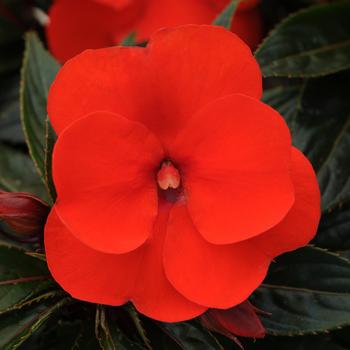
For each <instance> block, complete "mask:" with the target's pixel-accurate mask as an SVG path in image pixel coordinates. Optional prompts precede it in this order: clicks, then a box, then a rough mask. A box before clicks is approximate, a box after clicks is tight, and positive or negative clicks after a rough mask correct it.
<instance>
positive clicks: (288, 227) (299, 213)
mask: <svg viewBox="0 0 350 350" xmlns="http://www.w3.org/2000/svg"><path fill="white" fill-rule="evenodd" d="M291 174H292V180H293V185H294V189H295V203H294V205H293V207H292V208H291V210H290V211H289V212H288V214H287V216H286V217H285V218H284V220H283V221H282V222H280V223H279V224H278V225H276V226H275V227H273V228H272V229H270V230H269V231H267V232H265V233H263V234H262V235H260V236H257V237H254V238H253V239H252V240H251V241H252V243H254V244H255V245H257V246H258V247H259V249H260V250H261V251H263V252H265V254H268V255H269V256H271V257H275V256H277V255H280V254H282V253H285V252H288V251H291V250H294V249H297V248H299V247H302V246H304V245H306V244H307V243H308V242H310V241H311V239H312V238H313V237H314V235H315V234H316V231H317V226H318V223H319V220H320V215H321V205H320V190H319V187H318V184H317V178H316V175H315V172H314V170H313V168H312V165H311V164H310V162H309V161H308V159H307V158H306V157H305V156H304V155H303V154H302V153H301V152H300V151H299V150H297V149H296V148H294V147H293V148H292V169H291Z"/></svg>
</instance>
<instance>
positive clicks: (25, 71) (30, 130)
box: [21, 33, 59, 194]
mask: <svg viewBox="0 0 350 350" xmlns="http://www.w3.org/2000/svg"><path fill="white" fill-rule="evenodd" d="M58 70H59V64H58V63H57V62H56V61H55V59H54V58H53V57H52V56H51V55H50V54H49V53H48V52H47V51H46V50H45V49H44V47H43V45H42V43H41V42H40V41H39V39H38V37H37V35H36V34H35V33H28V34H27V35H26V51H25V55H24V60H23V66H22V87H21V115H22V126H23V130H24V134H25V137H26V141H27V144H28V147H29V151H30V154H31V156H32V159H33V161H34V163H35V165H36V167H37V170H38V172H39V174H40V176H41V177H42V180H43V182H44V183H45V184H46V185H47V187H48V189H49V192H50V194H52V193H53V189H52V188H51V187H50V182H51V181H49V180H48V179H47V178H46V175H47V174H49V172H48V171H47V170H46V166H50V161H48V159H49V158H50V155H51V154H50V150H51V149H52V143H53V135H54V133H53V131H52V130H50V128H51V127H50V126H49V124H48V120H47V114H46V104H47V95H48V91H49V88H50V85H51V83H52V81H53V79H54V78H55V76H56V74H57V72H58Z"/></svg>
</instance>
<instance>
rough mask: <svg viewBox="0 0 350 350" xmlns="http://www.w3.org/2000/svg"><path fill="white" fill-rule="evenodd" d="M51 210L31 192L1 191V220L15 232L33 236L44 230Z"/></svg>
mask: <svg viewBox="0 0 350 350" xmlns="http://www.w3.org/2000/svg"><path fill="white" fill-rule="evenodd" d="M49 210H50V208H49V207H48V205H47V204H46V203H45V202H43V201H42V200H41V199H39V198H37V197H35V196H34V195H32V194H30V193H25V192H3V191H0V220H3V221H4V222H5V223H6V224H7V225H8V226H9V227H10V228H11V229H12V230H13V231H14V232H15V233H18V234H21V235H26V236H33V235H36V234H39V233H40V232H42V230H43V227H44V224H45V222H46V218H47V215H48V214H49Z"/></svg>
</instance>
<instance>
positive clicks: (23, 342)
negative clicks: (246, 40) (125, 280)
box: [0, 0, 350, 350]
mask: <svg viewBox="0 0 350 350" xmlns="http://www.w3.org/2000/svg"><path fill="white" fill-rule="evenodd" d="M33 6H36V7H39V8H41V9H42V10H46V9H47V8H48V7H49V6H50V2H49V1H46V0H41V1H24V0H0V52H1V56H0V188H2V189H4V190H7V191H28V192H32V193H35V194H36V195H38V196H39V197H40V198H42V199H44V200H46V201H48V202H49V203H50V202H52V201H53V200H54V198H55V191H54V188H53V186H52V179H51V175H50V164H51V159H50V157H51V151H52V146H53V143H54V140H55V135H54V132H53V131H52V129H51V126H50V124H49V122H48V119H47V115H46V98H47V93H48V89H49V86H50V84H51V82H52V80H53V79H54V77H55V75H56V73H57V71H58V69H59V65H58V63H57V62H56V61H55V60H54V59H53V58H52V56H51V55H50V54H49V53H48V52H47V51H46V49H45V41H44V37H43V34H42V29H41V28H40V26H39V24H38V23H37V22H36V20H35V18H34V16H33V15H32V7H33ZM235 6H236V2H233V3H232V4H231V5H230V6H229V7H228V8H227V9H226V11H224V13H222V15H221V16H220V17H219V18H218V19H217V21H216V24H218V25H223V26H229V22H230V19H231V16H232V15H233V14H234V11H235ZM262 10H263V13H264V21H265V24H266V32H267V33H268V34H267V37H266V39H265V40H264V41H263V43H262V44H261V46H260V47H259V48H258V50H257V51H256V53H255V55H256V58H257V60H258V61H259V63H260V66H261V68H262V72H263V75H264V77H265V79H264V84H265V88H266V89H265V95H264V101H265V102H266V103H268V104H269V105H271V106H273V107H274V108H276V109H277V110H278V111H279V112H280V113H281V114H282V116H283V117H284V118H285V119H286V121H287V123H288V125H289V126H290V128H291V130H292V134H293V142H294V144H295V145H296V146H297V147H298V148H299V149H301V150H302V151H303V152H304V153H305V154H306V155H307V156H308V157H309V159H310V160H311V162H312V163H313V165H314V167H315V170H316V171H317V175H318V179H319V183H320V187H321V192H322V213H323V214H322V219H321V224H320V227H319V231H318V234H317V236H316V238H315V239H314V241H313V242H312V245H310V246H308V247H305V248H302V249H299V250H298V251H295V252H292V253H289V254H285V255H284V256H281V257H280V258H278V259H277V261H276V262H275V263H274V264H272V266H271V269H270V271H269V274H268V277H267V278H266V280H265V281H264V283H263V285H262V286H261V287H260V288H259V289H258V290H257V291H256V292H255V293H254V294H253V295H252V296H251V302H252V303H253V305H255V306H256V307H258V308H259V309H262V310H265V311H268V312H269V313H270V315H265V314H264V315H262V316H261V317H262V321H263V323H264V325H265V327H266V329H267V333H268V336H267V337H266V338H265V339H263V340H258V341H253V340H250V339H242V342H243V344H244V346H245V348H246V349H248V350H251V349H253V350H254V349H261V350H265V349H269V350H271V349H282V348H283V349H286V350H289V349H291V350H292V349H293V350H309V349H312V348H314V349H318V350H345V349H350V335H349V334H350V260H349V258H350V235H349V234H350V232H349V229H350V159H349V155H348V153H349V150H350V98H349V97H350V96H349V92H350V1H332V2H325V1H316V0H303V1H295V0H290V1H287V0H285V1H281V0H274V1H273V0H266V1H263V4H262ZM29 30H30V31H29ZM33 30H36V33H35V32H34V31H33ZM28 31H29V32H28ZM26 32H27V33H26ZM25 33H26V34H25ZM37 33H38V34H37ZM40 38H41V39H40ZM128 44H130V43H128ZM21 66H22V68H20V67H21ZM3 229H4V228H3ZM238 283H239V281H238ZM17 348H18V349H23V350H25V349H38V350H40V349H84V350H85V349H87V350H88V349H100V348H101V349H103V350H112V349H113V350H114V349H137V350H138V349H148V350H150V349H155V350H157V349H169V350H178V349H180V350H181V349H186V350H195V349H200V350H219V349H237V348H238V345H237V344H235V343H234V342H232V341H230V340H229V339H226V338H225V337H223V336H220V335H218V334H213V333H210V332H208V331H207V330H205V329H204V328H202V326H201V325H200V324H199V323H198V322H197V321H196V320H194V321H191V322H182V323H177V324H165V323H160V322H155V321H152V320H150V319H147V318H146V317H143V316H142V315H139V314H138V313H137V312H136V311H135V310H134V309H133V307H132V306H131V305H126V306H123V307H119V308H113V309H112V308H107V307H103V306H99V305H97V306H96V305H92V304H87V303H82V302H79V301H76V300H73V299H72V298H70V297H69V296H68V295H67V294H66V293H64V292H63V291H62V290H61V289H60V288H59V286H58V285H56V283H55V282H54V281H53V280H52V279H51V278H50V275H49V272H48V270H47V267H46V263H45V256H44V255H43V254H42V252H41V251H40V245H39V244H19V243H14V242H10V241H9V240H7V239H6V238H2V237H1V236H0V349H17Z"/></svg>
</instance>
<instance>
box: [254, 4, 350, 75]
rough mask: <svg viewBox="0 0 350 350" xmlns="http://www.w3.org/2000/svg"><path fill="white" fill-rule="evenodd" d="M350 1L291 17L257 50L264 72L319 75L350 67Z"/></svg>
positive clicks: (313, 8)
mask: <svg viewBox="0 0 350 350" xmlns="http://www.w3.org/2000/svg"><path fill="white" fill-rule="evenodd" d="M349 18H350V2H349V1H342V2H334V3H330V4H326V5H318V6H313V7H310V8H307V9H303V10H301V11H300V12H297V13H295V14H292V15H291V16H289V17H287V18H286V19H285V20H284V21H282V23H281V24H280V25H278V26H277V28H276V29H275V30H273V31H272V33H271V35H270V36H269V37H267V38H266V39H265V41H264V42H263V43H262V45H261V46H260V47H259V48H258V50H257V52H256V58H257V60H258V61H259V63H260V66H261V69H262V72H263V75H264V76H265V77H271V76H285V77H317V76H323V75H327V74H331V73H335V72H338V71H341V70H345V69H348V68H350V25H349Z"/></svg>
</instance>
